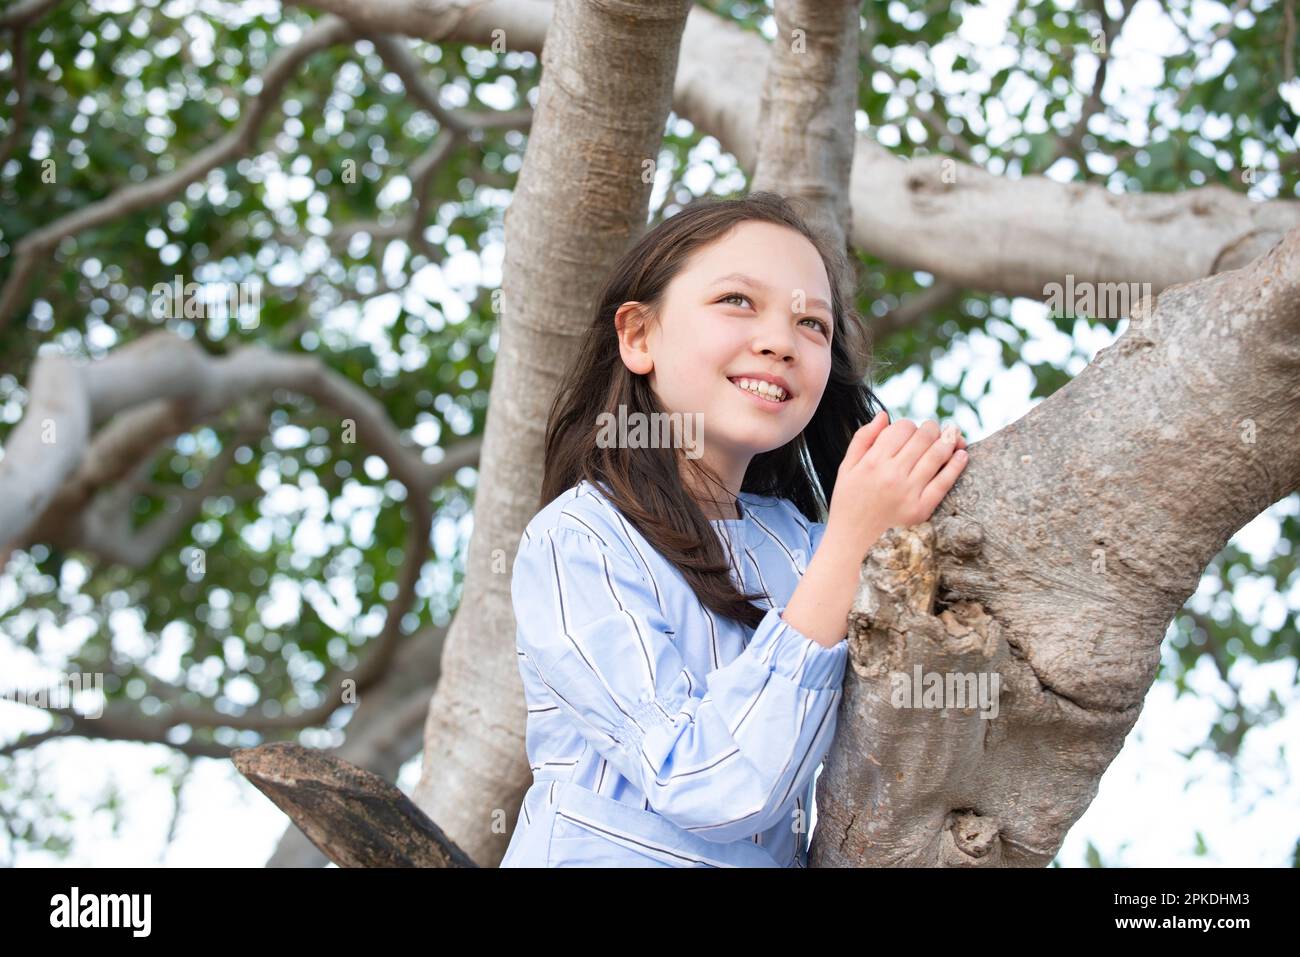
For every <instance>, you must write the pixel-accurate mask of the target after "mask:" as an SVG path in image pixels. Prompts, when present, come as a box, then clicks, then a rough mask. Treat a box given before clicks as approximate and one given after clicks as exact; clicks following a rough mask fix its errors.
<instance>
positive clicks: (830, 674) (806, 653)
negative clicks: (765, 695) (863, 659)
mask: <svg viewBox="0 0 1300 957" xmlns="http://www.w3.org/2000/svg"><path fill="white" fill-rule="evenodd" d="M784 611H785V606H784V605H781V606H779V607H775V608H769V609H768V611H767V614H766V615H764V616H763V620H762V621H760V622H759V623H758V627H757V628H755V629H754V637H753V638H752V639H750V642H749V646H748V648H747V649H746V650H747V651H748V652H750V653H753V654H757V655H758V658H759V660H760V661H762V662H763V664H764V665H766V666H767V668H768V669H769V670H770V671H773V672H775V673H776V674H779V675H781V676H782V677H783V678H788V679H789V680H791V681H795V682H798V684H800V685H801V686H802V687H804V688H838V687H839V686H840V685H842V684H843V683H844V668H845V665H846V664H847V663H848V657H849V642H848V638H841V639H840V640H839V641H838V642H837V643H836V644H834V645H832V646H831V647H830V648H827V647H826V646H825V645H823V644H821V643H819V642H816V641H813V640H812V639H811V638H809V637H808V636H807V635H805V634H804V633H803V632H801V631H799V630H798V629H797V628H795V627H794V626H792V625H791V624H790V623H789V622H788V621H786V620H785V619H784V618H782V617H781V615H782V613H783V612H784ZM845 631H848V623H847V621H846V622H845Z"/></svg>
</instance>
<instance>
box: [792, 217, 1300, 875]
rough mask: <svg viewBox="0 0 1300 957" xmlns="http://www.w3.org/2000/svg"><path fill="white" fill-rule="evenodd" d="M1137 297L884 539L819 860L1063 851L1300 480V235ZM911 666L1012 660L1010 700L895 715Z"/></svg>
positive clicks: (1003, 666)
mask: <svg viewBox="0 0 1300 957" xmlns="http://www.w3.org/2000/svg"><path fill="white" fill-rule="evenodd" d="M1131 311H1132V315H1133V320H1132V322H1131V324H1130V326H1129V328H1128V329H1127V330H1126V331H1125V333H1124V335H1123V336H1121V337H1120V338H1119V339H1118V340H1117V341H1116V342H1115V343H1114V344H1112V345H1111V346H1109V347H1108V348H1106V349H1103V350H1102V351H1101V352H1100V353H1098V355H1097V357H1096V359H1095V360H1094V361H1093V362H1092V364H1091V365H1089V366H1088V368H1087V369H1085V370H1084V371H1083V372H1082V373H1081V374H1080V375H1078V376H1077V377H1076V378H1075V379H1074V380H1073V381H1071V382H1070V383H1068V384H1067V385H1065V386H1063V387H1062V388H1061V389H1059V390H1058V391H1057V392H1055V393H1054V394H1053V395H1052V396H1051V397H1049V398H1048V399H1046V400H1044V401H1043V402H1041V403H1039V405H1037V406H1035V407H1034V409H1033V410H1031V411H1030V412H1029V414H1027V415H1026V416H1025V417H1024V418H1022V419H1020V420H1018V421H1017V422H1015V423H1014V424H1012V425H1011V426H1008V427H1007V428H1005V429H1003V430H1001V431H1000V432H998V433H997V434H995V435H993V436H991V437H990V438H988V439H985V440H984V441H981V442H978V443H976V444H975V445H974V446H972V447H971V449H970V464H969V466H968V467H967V469H966V471H965V472H964V473H963V474H962V476H961V478H960V479H959V480H958V482H957V484H956V485H955V486H954V487H953V489H952V491H951V492H950V493H949V494H948V496H947V498H945V499H944V501H943V503H941V504H940V506H939V509H938V510H937V511H936V512H935V515H934V517H933V518H932V520H931V522H929V523H926V524H925V525H924V526H920V527H918V528H917V529H909V530H895V532H893V533H891V534H890V535H889V536H887V537H886V538H885V539H882V542H881V543H880V544H879V545H878V546H877V547H876V549H874V550H873V552H872V555H871V560H870V562H869V563H868V569H867V572H866V573H865V574H864V576H863V577H864V581H865V582H866V585H865V587H864V589H863V591H862V592H861V593H860V594H859V596H858V600H857V601H856V602H855V605H854V609H853V617H852V621H853V626H854V627H853V631H852V634H851V636H850V655H851V658H850V660H851V663H852V673H851V674H850V676H849V679H848V681H847V683H846V689H845V702H844V704H843V706H842V710H841V717H840V725H839V731H838V732H837V737H836V739H835V743H834V744H833V746H832V749H831V752H830V753H829V754H828V756H827V759H826V768H825V772H824V773H823V775H822V779H821V782H820V786H819V790H818V795H819V801H818V815H819V825H818V831H817V835H815V837H814V842H813V843H814V848H813V854H812V861H813V862H814V863H815V865H816V866H827V865H834V864H851V865H864V864H867V865H890V864H913V865H914V864H944V865H951V866H961V867H971V866H985V865H990V864H1006V865H1022V866H1042V865H1044V864H1046V863H1048V862H1049V861H1050V860H1051V858H1052V857H1053V856H1054V855H1055V853H1056V851H1057V850H1058V849H1059V847H1060V844H1061V842H1062V841H1063V840H1064V838H1065V835H1066V832H1067V831H1068V830H1069V828H1070V827H1071V826H1072V825H1073V823H1074V822H1075V821H1076V820H1077V819H1078V818H1079V816H1080V815H1082V814H1083V812H1084V811H1085V810H1086V809H1087V807H1088V805H1089V804H1090V803H1091V802H1092V799H1093V797H1094V796H1095V794H1096V788H1097V782H1098V779H1099V778H1100V776H1101V774H1102V773H1103V772H1104V771H1105V769H1106V767H1107V766H1108V765H1109V763H1110V762H1111V760H1112V759H1113V758H1114V757H1115V755H1116V754H1117V753H1118V751H1119V749H1120V748H1121V747H1122V746H1123V743H1124V739H1125V736H1126V735H1127V734H1128V731H1129V730H1130V729H1131V728H1132V726H1133V724H1134V723H1135V722H1136V721H1137V718H1138V715H1139V713H1140V710H1141V706H1142V702H1143V700H1144V699H1145V696H1146V694H1147V691H1148V690H1149V689H1150V687H1151V683H1152V681H1153V680H1154V679H1155V674H1156V670H1157V668H1158V665H1159V657H1160V644H1161V641H1162V639H1163V637H1164V635H1165V631H1166V629H1167V627H1168V625H1169V622H1170V620H1171V619H1172V618H1173V616H1174V614H1175V613H1176V612H1177V611H1178V609H1179V608H1181V607H1182V605H1183V604H1184V602H1186V600H1187V599H1188V597H1190V595H1191V594H1192V593H1193V592H1194V591H1195V590H1196V587H1197V585H1198V583H1199V582H1200V579H1201V575H1202V572H1203V570H1204V569H1205V567H1206V566H1207V564H1208V563H1209V562H1210V561H1211V560H1212V559H1213V558H1214V556H1215V555H1216V554H1218V553H1219V552H1220V551H1221V550H1222V549H1223V547H1224V545H1225V544H1227V542H1228V540H1229V539H1230V538H1231V537H1232V536H1233V535H1234V534H1235V533H1236V532H1237V530H1238V529H1240V528H1241V527H1242V526H1244V525H1245V524H1246V523H1247V522H1249V521H1250V520H1251V519H1253V518H1254V517H1255V516H1256V515H1258V514H1259V513H1260V512H1262V511H1264V509H1266V508H1267V507H1268V506H1269V505H1270V504H1271V503H1273V502H1275V501H1277V500H1278V499H1281V498H1283V497H1285V496H1287V495H1290V494H1291V493H1293V492H1294V491H1296V489H1297V488H1300V432H1297V427H1296V423H1297V422H1300V391H1297V390H1296V387H1295V383H1296V381H1297V380H1298V379H1300V227H1297V228H1295V229H1292V230H1291V231H1290V232H1288V233H1287V234H1286V238H1285V239H1284V240H1283V241H1282V242H1280V243H1279V244H1277V245H1276V246H1275V247H1273V248H1272V249H1271V250H1269V252H1268V253H1267V254H1266V255H1264V256H1262V257H1260V258H1259V259H1258V260H1256V261H1255V262H1253V263H1251V264H1250V265H1249V266H1247V267H1245V268H1242V269H1238V270H1234V271H1230V272H1225V273H1221V274H1219V275H1216V276H1213V277H1209V278H1206V279H1201V280H1198V281H1195V282H1190V283H1181V284H1179V285H1176V286H1173V287H1170V288H1168V289H1166V290H1165V291H1164V292H1163V293H1162V294H1161V295H1160V296H1159V297H1158V298H1157V299H1155V301H1154V302H1153V301H1152V300H1151V299H1145V300H1142V301H1141V303H1140V304H1139V305H1138V306H1135V307H1134V308H1133V309H1132V310H1131ZM914 669H920V670H922V671H924V672H926V673H930V674H936V675H938V676H940V678H947V677H949V676H966V675H971V676H980V675H983V676H985V677H986V678H988V677H990V676H996V677H997V678H998V679H999V681H1000V685H1001V694H1000V713H998V714H996V715H995V716H994V717H992V718H987V717H981V716H980V715H979V714H977V713H975V712H974V710H972V709H968V710H966V711H962V710H960V709H954V708H952V707H951V706H950V707H949V709H948V710H947V711H943V712H940V711H938V710H935V709H930V710H926V709H924V708H916V707H902V708H900V707H898V706H897V705H896V704H895V702H894V701H893V700H892V694H891V692H892V687H891V685H892V677H893V676H894V675H896V674H899V675H902V676H904V677H905V678H906V679H907V681H908V682H909V683H910V682H911V681H912V673H913V670H914ZM994 696H995V698H997V697H998V691H997V689H994ZM823 826H824V827H825V828H826V830H824V831H823V829H822V828H823Z"/></svg>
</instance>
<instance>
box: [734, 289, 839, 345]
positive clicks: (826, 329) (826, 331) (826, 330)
mask: <svg viewBox="0 0 1300 957" xmlns="http://www.w3.org/2000/svg"><path fill="white" fill-rule="evenodd" d="M728 299H743V300H745V302H750V298H749V297H748V296H746V295H745V294H744V293H742V292H729V293H727V294H726V295H725V296H723V297H722V298H721V299H719V300H718V302H726V301H727V300H728ZM799 321H800V322H815V323H817V327H818V328H819V329H821V331H822V334H823V335H825V336H826V338H828V339H829V338H830V335H831V327H830V326H829V325H827V324H826V321H825V320H824V319H818V318H817V317H816V316H804V318H802V319H800V320H799Z"/></svg>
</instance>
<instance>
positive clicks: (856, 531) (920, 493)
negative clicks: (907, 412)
mask: <svg viewBox="0 0 1300 957" xmlns="http://www.w3.org/2000/svg"><path fill="white" fill-rule="evenodd" d="M949 429H950V432H949V433H948V434H947V435H942V434H940V430H939V423H937V422H934V421H926V422H924V423H922V424H921V425H920V427H918V426H916V425H914V424H913V423H911V422H909V421H908V420H907V419H903V420H901V421H898V422H894V423H890V422H889V418H888V416H887V414H886V413H884V412H881V413H880V414H879V415H877V416H876V417H875V418H874V419H872V420H871V421H870V422H868V423H867V424H866V425H864V426H863V427H862V428H860V429H858V431H857V433H856V434H855V435H854V436H853V440H852V441H851V442H850V443H849V447H848V449H847V450H846V451H845V453H844V460H843V461H842V462H841V463H840V468H839V472H838V473H837V475H836V478H835V491H834V492H833V493H832V494H831V505H830V514H829V515H828V516H827V521H826V534H827V535H828V536H829V535H831V533H832V529H833V530H834V533H835V534H834V537H835V538H837V539H845V540H847V541H849V542H850V543H852V546H853V548H854V550H855V551H858V552H859V553H860V554H862V555H864V556H865V555H866V553H867V552H868V551H870V549H871V546H872V545H873V544H875V541H876V539H878V538H879V537H880V536H881V535H882V534H884V532H885V531H886V530H887V529H890V528H894V527H896V526H906V525H918V524H920V523H921V522H924V521H926V520H927V519H928V518H929V517H930V516H931V515H932V514H933V513H934V510H935V509H936V508H938V507H939V502H941V501H942V500H943V497H944V496H945V495H947V494H948V490H949V489H951V488H952V486H953V483H954V482H956V481H957V476H959V475H960V474H961V473H962V470H963V469H964V468H965V467H966V461H967V452H966V450H965V449H966V440H965V438H963V437H962V435H961V433H960V432H959V431H958V430H957V427H956V426H955V425H952V426H949Z"/></svg>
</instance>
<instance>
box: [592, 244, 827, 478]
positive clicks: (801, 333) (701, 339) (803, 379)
mask: <svg viewBox="0 0 1300 957" xmlns="http://www.w3.org/2000/svg"><path fill="white" fill-rule="evenodd" d="M742 277H745V278H742ZM830 301H831V290H830V283H829V281H828V278H827V275H826V267H825V265H824V264H823V263H822V259H821V256H820V255H819V254H818V252H817V250H816V248H815V247H814V246H813V245H812V243H810V242H808V240H807V239H805V238H804V237H803V236H802V235H800V234H799V233H797V232H795V231H794V230H792V229H789V228H787V227H785V226H779V225H777V224H775V223H768V222H763V221H756V220H751V221H746V222H742V223H739V224H738V225H737V226H735V227H734V228H733V229H732V230H731V231H730V232H729V233H728V234H727V235H725V236H723V237H722V238H719V239H717V240H715V241H714V242H712V243H710V244H709V245H708V246H705V247H703V248H701V249H699V250H697V251H696V252H695V254H694V255H693V256H692V257H691V259H690V260H689V261H688V262H687V264H686V266H685V267H684V268H683V269H682V270H681V271H680V272H679V273H678V274H677V276H676V277H675V278H674V279H673V281H672V282H671V283H669V285H668V287H667V289H666V290H665V293H664V300H663V304H662V308H661V310H660V316H661V321H660V322H659V323H658V324H656V325H654V326H653V327H652V328H651V329H649V330H648V331H647V330H645V329H644V328H643V327H640V326H639V324H637V323H635V322H629V321H627V320H630V319H632V318H633V317H632V315H631V312H632V310H634V309H635V304H624V305H623V306H622V307H621V308H620V309H619V311H618V314H617V320H616V321H617V324H618V326H619V338H620V354H621V355H622V358H623V362H624V364H625V365H626V366H627V367H628V368H629V369H630V370H631V371H633V372H635V373H639V374H643V375H647V376H648V377H649V384H650V387H651V388H652V389H653V391H654V393H655V395H656V396H658V398H659V401H660V403H661V404H662V406H663V408H664V409H666V410H667V411H669V412H678V413H683V414H687V413H695V412H699V413H702V417H701V419H700V420H699V423H700V425H701V426H702V430H703V431H702V435H703V459H704V461H705V463H706V464H708V465H710V466H711V467H713V468H714V469H715V470H716V471H717V473H718V474H719V475H720V476H721V477H722V478H723V479H724V480H725V481H726V482H727V485H728V488H730V489H731V491H732V492H733V493H734V492H736V491H739V489H740V485H741V481H742V480H743V478H744V475H745V469H746V468H748V466H749V460H750V459H751V458H752V457H753V456H754V455H756V454H758V453H760V452H767V451H770V450H771V449H776V448H780V447H781V446H782V445H785V444H786V443H787V442H789V441H790V440H791V439H793V438H795V437H796V436H798V435H799V433H800V432H802V431H803V429H804V427H805V426H806V425H807V424H808V422H809V421H810V420H811V419H812V416H813V413H814V412H815V411H816V410H817V406H818V404H819V403H820V402H821V398H822V393H823V392H824V391H825V389H826V380H827V378H828V376H829V375H830V368H831V337H832V336H833V335H834V318H833V314H832V313H831V307H830ZM629 327H636V328H629ZM743 378H750V379H751V380H752V379H764V378H766V379H776V380H779V381H780V382H781V383H782V384H783V386H784V393H785V395H784V398H783V399H782V400H781V401H779V402H778V401H773V399H771V398H766V397H762V396H759V395H755V394H753V393H752V392H750V391H745V390H743V389H742V388H741V387H740V386H739V385H738V384H737V383H738V382H739V380H741V379H743Z"/></svg>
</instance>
